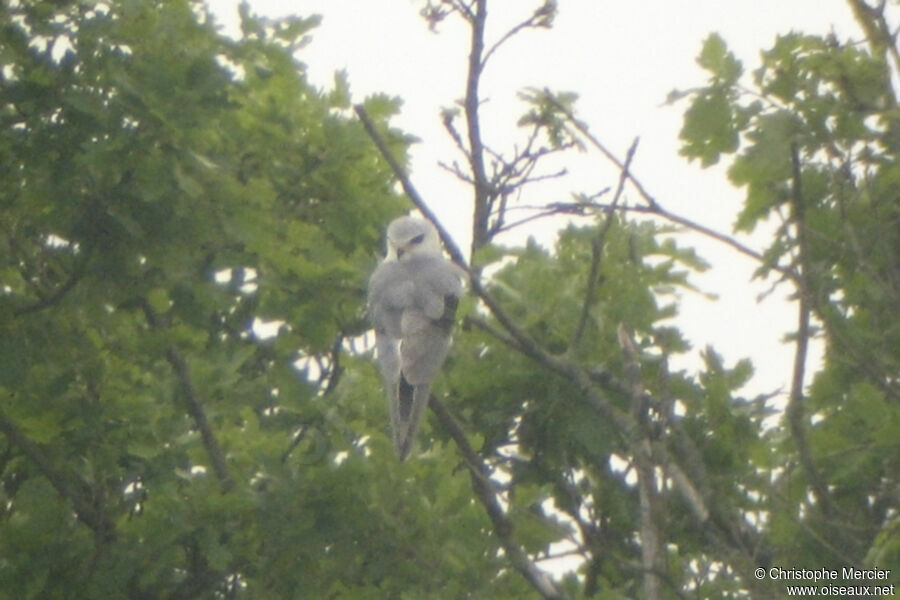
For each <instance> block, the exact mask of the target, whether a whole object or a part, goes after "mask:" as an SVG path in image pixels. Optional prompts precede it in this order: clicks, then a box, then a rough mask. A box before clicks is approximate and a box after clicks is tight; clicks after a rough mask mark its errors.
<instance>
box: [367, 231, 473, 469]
mask: <svg viewBox="0 0 900 600" xmlns="http://www.w3.org/2000/svg"><path fill="white" fill-rule="evenodd" d="M463 275H464V271H462V269H460V268H459V267H457V266H456V265H454V264H453V263H451V262H450V261H449V260H447V259H446V258H444V255H443V254H442V253H441V243H440V239H439V237H438V233H437V230H436V229H435V228H434V225H432V224H431V223H429V222H428V221H425V220H422V219H417V218H414V217H400V218H398V219H395V220H394V221H392V222H391V224H390V225H388V228H387V256H386V257H385V259H384V261H383V262H382V263H381V264H380V265H378V268H376V269H375V272H374V273H372V277H371V278H370V279H369V300H368V312H369V317H370V319H371V320H372V323H373V325H374V326H375V350H376V355H377V358H378V364H379V368H380V370H381V375H382V377H383V378H384V385H385V392H386V394H387V398H388V409H389V411H390V416H391V431H392V434H393V440H394V447H395V448H396V450H397V454H398V455H399V456H400V459H401V460H402V459H405V458H406V456H407V455H408V454H409V451H410V450H411V449H412V444H413V442H414V440H415V436H416V432H417V431H418V428H419V424H420V422H421V420H422V416H423V414H424V412H425V407H426V406H428V396H429V393H430V391H431V382H432V381H433V380H434V378H435V377H436V376H437V374H438V371H440V368H441V365H442V364H443V362H444V359H445V358H446V357H447V351H448V350H449V349H450V332H451V330H452V328H453V322H454V316H455V314H456V307H457V304H458V303H459V299H460V297H461V296H462V290H463V286H462V278H463Z"/></svg>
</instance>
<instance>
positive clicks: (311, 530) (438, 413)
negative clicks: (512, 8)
mask: <svg viewBox="0 0 900 600" xmlns="http://www.w3.org/2000/svg"><path fill="white" fill-rule="evenodd" d="M848 3H849V5H850V6H851V8H852V9H853V11H854V14H855V16H856V17H857V19H858V21H859V23H860V26H861V30H862V31H863V32H864V33H865V39H864V40H862V41H860V40H843V39H838V38H837V37H836V36H835V35H833V34H825V35H822V34H802V33H796V32H795V33H786V34H785V35H783V36H780V37H779V38H778V39H777V40H776V41H775V43H774V45H773V46H772V47H771V48H770V49H768V50H766V51H764V52H763V54H762V59H761V60H762V62H761V65H759V67H758V68H757V69H756V70H754V71H752V72H746V71H745V67H744V65H743V64H741V62H740V61H739V60H738V59H737V58H736V57H735V56H734V55H733V54H732V53H731V52H730V51H729V49H728V47H727V43H726V41H725V40H723V39H722V38H721V37H719V36H717V35H711V36H710V37H709V38H707V39H706V41H705V42H704V43H703V46H702V51H701V53H700V56H699V58H698V62H699V64H700V65H701V66H702V67H703V68H704V69H705V70H706V71H707V72H708V74H709V78H708V81H706V82H705V83H704V84H702V85H700V86H699V87H692V88H690V91H688V92H674V93H673V94H672V101H673V102H676V103H680V104H679V105H681V106H684V110H685V116H684V127H683V129H682V133H681V139H682V153H683V154H684V156H685V157H687V158H688V159H689V160H691V161H697V162H699V164H700V165H701V166H709V165H712V164H715V163H717V162H719V161H723V160H724V161H727V162H728V164H729V168H728V176H729V178H730V180H731V182H732V183H733V184H734V185H735V186H737V187H739V188H741V189H743V190H745V192H746V197H745V201H744V204H743V207H742V210H741V212H740V215H739V218H738V220H737V223H736V227H735V231H734V232H730V233H729V232H714V231H710V230H709V229H707V228H705V227H704V226H703V225H702V224H699V223H694V222H692V221H690V220H688V219H686V218H683V217H681V216H679V215H677V214H675V213H673V212H671V211H670V210H668V209H667V208H666V202H665V198H664V197H656V196H653V195H652V194H651V192H650V191H648V190H647V189H646V187H645V186H644V185H643V184H642V182H641V179H640V173H636V172H634V171H633V170H632V169H631V161H632V158H633V156H634V152H635V147H632V149H631V151H629V153H628V154H627V155H626V156H624V157H617V156H614V155H613V154H612V153H610V152H609V151H608V150H607V149H606V147H605V146H604V145H603V143H602V141H601V140H599V139H598V138H597V137H596V136H595V135H594V134H593V133H592V132H591V130H590V128H589V124H587V123H584V122H582V121H581V120H580V119H579V118H578V116H577V94H576V93H573V92H554V91H550V90H545V89H530V90H525V91H521V92H520V94H521V97H522V99H523V101H524V102H525V103H526V105H527V108H526V113H525V114H524V115H523V116H522V117H521V119H520V120H519V121H518V124H519V126H520V128H521V132H522V136H523V141H522V143H521V144H519V145H517V146H516V147H515V150H514V151H513V153H511V154H506V155H502V154H499V153H496V152H494V151H492V150H491V149H490V146H489V145H488V144H487V143H486V140H485V139H483V137H482V133H481V129H480V127H479V124H480V120H479V119H480V116H479V107H480V105H481V101H482V98H481V97H480V95H479V83H480V81H481V79H482V77H483V68H484V66H485V64H486V63H487V61H488V60H489V58H490V57H491V55H492V54H493V52H494V51H495V50H498V49H500V48H501V46H502V44H503V41H504V40H506V39H509V37H511V36H514V35H528V30H529V29H534V28H551V27H552V25H553V18H554V16H555V14H556V11H557V3H556V2H554V1H553V0H544V1H543V2H541V1H540V0H537V1H536V2H535V6H534V7H533V12H527V13H524V17H523V20H522V22H521V23H520V24H519V25H517V26H516V27H515V28H514V29H512V30H510V31H509V32H508V34H507V35H506V36H503V37H501V38H500V41H499V43H498V45H491V44H492V43H493V40H486V38H485V35H486V34H485V22H486V19H487V4H488V2H487V0H443V1H437V0H421V1H420V2H419V3H418V4H419V7H420V8H421V11H422V15H423V16H424V17H425V19H426V21H427V22H428V25H429V26H431V27H432V28H434V29H436V30H438V31H439V30H440V28H441V25H442V23H443V22H444V21H446V20H448V19H456V20H461V21H462V22H463V23H464V24H466V25H467V26H468V28H469V30H470V32H471V37H470V39H471V46H470V48H468V49H467V52H468V59H467V58H466V56H465V53H461V56H460V60H468V65H469V76H468V79H467V86H466V89H465V90H463V94H464V97H463V100H462V101H461V102H460V103H459V104H458V105H457V106H454V107H452V108H448V109H445V110H444V111H443V113H442V116H443V122H444V125H445V126H446V129H447V132H448V135H450V136H451V137H452V138H453V139H454V141H455V142H456V144H457V147H458V150H459V152H460V156H461V160H460V161H459V163H458V164H457V163H454V164H457V166H456V174H457V175H458V176H459V177H460V178H461V179H463V180H464V181H466V182H467V183H469V184H470V186H471V190H472V198H473V206H474V211H473V215H472V217H473V218H472V225H473V230H472V234H473V235H472V240H473V242H472V247H471V248H470V249H467V251H463V250H461V249H460V248H459V247H458V246H456V244H455V243H454V242H453V239H452V238H451V237H450V236H449V235H448V234H447V232H446V230H445V229H444V228H443V227H441V226H440V223H438V225H439V229H440V230H441V233H442V237H443V239H444V243H445V246H446V248H447V250H448V251H449V253H450V254H451V256H452V258H453V259H454V260H456V261H457V262H458V263H460V265H461V266H463V267H464V268H466V269H467V270H468V271H469V274H470V279H471V281H470V294H469V295H468V296H467V297H466V298H465V299H464V301H463V303H462V304H461V306H460V311H459V317H458V321H459V323H458V327H457V331H456V335H455V344H454V347H453V349H452V350H451V354H450V356H449V358H448V360H447V363H446V365H445V367H444V371H445V376H444V377H442V378H439V379H438V381H437V382H436V383H435V385H434V388H433V391H434V395H433V397H432V406H431V408H432V409H433V410H432V414H431V415H429V417H428V418H427V419H426V421H427V422H426V423H425V425H424V426H423V431H422V433H421V434H420V438H421V439H420V440H419V444H418V449H417V450H416V451H414V453H413V456H412V457H411V458H410V460H409V461H407V462H399V461H397V459H396V457H395V456H394V455H393V452H392V448H391V442H390V439H389V435H388V418H387V412H386V408H385V406H384V399H383V396H382V394H381V391H380V383H379V381H378V377H377V374H376V370H375V368H374V367H373V365H372V364H371V339H370V336H369V335H368V334H367V332H368V329H369V325H368V323H367V321H366V317H365V314H364V301H365V286H366V280H367V278H368V275H369V273H371V271H372V269H373V268H374V266H375V264H376V262H377V261H378V260H379V248H380V247H381V246H382V242H381V236H382V231H381V229H382V227H383V225H384V224H386V223H387V222H389V221H390V219H391V218H393V217H395V216H397V215H399V214H402V213H403V212H404V211H406V210H409V209H410V208H411V207H413V206H415V207H417V208H419V209H420V210H422V211H423V212H424V213H425V214H426V216H429V217H430V216H431V215H430V213H429V211H428V208H427V205H426V204H425V203H423V202H422V199H421V198H420V197H419V196H418V193H417V192H416V188H415V184H414V178H413V177H412V176H411V175H410V174H409V173H408V172H407V171H406V164H407V161H406V153H407V150H408V147H409V144H410V143H411V141H412V140H413V138H412V137H411V136H410V135H409V134H408V133H404V132H401V131H398V130H396V129H395V128H392V127H391V125H390V122H389V121H390V118H391V116H393V115H395V114H396V113H397V111H398V110H399V109H400V100H399V99H396V98H389V97H386V96H383V95H379V96H373V97H370V98H367V99H366V100H365V101H364V102H363V103H362V104H361V105H358V106H356V107H353V106H351V102H350V94H349V87H348V86H349V83H348V81H347V80H346V77H345V76H343V75H341V74H338V75H337V76H336V78H335V83H334V86H333V88H332V89H330V90H320V89H316V88H315V87H314V86H312V85H310V83H309V82H308V81H307V80H306V78H305V75H304V65H303V63H302V62H301V59H302V57H303V51H302V47H303V45H304V43H305V41H306V40H307V38H308V36H310V35H313V34H314V28H315V27H316V25H317V24H318V20H317V19H316V18H315V17H294V18H288V19H281V20H271V19H266V18H261V17H259V16H256V15H254V14H252V13H251V11H250V10H249V9H248V8H247V7H246V6H243V7H242V10H241V19H242V20H241V27H242V30H241V36H240V37H239V38H238V39H231V38H228V37H225V36H223V35H221V34H220V33H219V32H218V31H217V30H216V28H215V23H214V20H213V18H212V16H211V15H210V13H209V12H208V9H206V8H205V7H204V6H203V4H202V3H198V2H191V1H189V0H153V1H150V2H135V1H129V0H111V1H109V2H99V3H93V2H82V1H68V0H61V1H60V0H8V1H6V2H4V3H3V4H2V5H0V164H2V165H3V168H2V169H0V599H3V600H5V599H7V598H8V599H16V600H18V599H23V598H25V599H27V598H36V599H37V598H40V599H50V598H109V599H116V598H122V599H140V598H154V599H158V598H168V599H176V598H254V599H266V598H272V599H276V598H277V599H284V598H348V599H349V598H354V599H362V598H373V599H374V598H407V599H424V598H434V599H439V598H440V599H442V598H531V597H536V598H603V599H614V598H645V599H649V600H655V599H662V598H748V597H749V598H770V597H780V596H782V595H784V594H785V586H786V585H787V584H789V583H790V581H789V578H786V577H785V578H781V579H778V578H775V577H771V576H769V575H768V573H769V570H770V569H772V568H784V569H801V568H808V569H835V570H837V572H838V573H839V574H840V581H829V582H828V583H829V584H833V585H859V584H860V583H861V582H860V581H858V580H854V579H853V578H852V577H851V578H848V577H847V576H846V575H845V574H844V572H843V571H842V569H844V568H855V569H872V568H878V569H883V570H887V569H891V570H893V573H894V575H895V576H896V573H900V514H898V509H900V435H898V432H900V398H898V396H900V379H898V374H900V320H898V319H897V307H898V306H900V198H898V193H897V189H898V188H897V186H898V183H900V166H898V164H900V160H898V155H900V137H898V136H900V109H898V98H897V87H896V81H897V79H896V78H897V77H900V52H898V49H897V45H896V39H895V36H893V35H892V33H891V32H892V30H893V29H892V28H893V26H894V24H893V22H892V19H895V18H896V16H897V15H895V14H894V13H895V12H896V11H895V10H894V9H893V8H892V7H888V6H887V3H881V4H880V5H878V6H872V5H869V4H866V3H865V1H864V0H848ZM696 83H697V82H685V85H686V86H691V85H694V84H696ZM515 92H516V91H515V90H510V93H515ZM354 108H355V109H356V110H355V111H354V110H353V109H354ZM411 133H415V132H411ZM573 150H584V151H588V152H594V153H596V155H597V160H598V161H612V163H613V164H614V165H615V166H617V168H618V169H619V170H620V177H619V179H618V181H613V182H610V186H609V190H608V191H607V193H606V194H604V195H601V196H593V197H586V196H582V195H574V196H573V198H572V200H571V202H558V201H550V200H547V201H546V202H545V203H544V204H543V205H542V206H541V207H538V208H537V209H535V212H534V214H533V215H532V217H531V218H530V219H537V218H541V217H543V216H546V215H559V214H564V215H568V216H569V217H571V224H570V225H569V226H568V227H566V228H565V229H563V230H561V231H560V232H559V235H558V238H557V241H556V243H555V245H554V247H553V248H549V249H548V248H544V247H542V246H540V245H538V244H536V243H534V242H529V243H527V244H525V245H523V246H508V245H504V244H503V243H502V241H503V238H502V234H503V233H504V232H505V231H508V230H509V229H510V228H513V227H515V226H517V223H516V222H515V220H514V219H513V218H512V216H511V213H510V208H511V206H513V205H514V203H515V197H516V192H517V191H518V190H520V189H522V188H523V187H525V186H527V185H529V183H530V182H532V181H534V180H536V179H538V178H541V177H544V175H541V173H543V171H541V169H542V165H543V164H545V163H544V160H545V158H546V157H547V156H549V155H556V156H557V157H562V158H563V159H564V158H565V156H566V153H567V152H570V151H573ZM546 176H548V177H549V176H555V175H552V174H551V175H546ZM398 182H399V184H400V185H399V186H398ZM401 188H402V190H403V192H404V193H403V194H401V191H400V190H401ZM625 190H630V195H629V197H628V198H626V194H625V193H624V192H625ZM404 196H406V197H405V198H404ZM629 198H637V201H634V200H629ZM410 201H411V202H412V204H410ZM530 219H526V220H530ZM763 222H775V223H777V224H778V226H777V227H775V228H774V229H773V234H772V236H771V239H770V240H769V241H768V246H767V247H764V248H760V249H755V248H751V247H749V246H747V245H745V244H744V243H743V242H742V241H740V235H742V234H743V233H745V232H749V231H752V230H754V229H755V228H757V227H758V226H759V225H760V224H761V223H763ZM685 229H690V230H694V231H696V232H699V233H701V234H704V235H710V236H712V237H714V238H715V239H718V240H719V241H721V242H723V247H730V248H732V249H734V248H737V249H738V250H739V251H741V252H743V253H744V254H746V255H748V256H751V257H752V258H753V259H754V260H756V261H757V262H758V265H759V268H758V275H759V276H761V277H765V276H771V275H774V276H775V279H776V280H777V285H779V286H785V287H788V288H789V289H790V290H791V291H792V293H793V294H794V298H795V300H794V304H795V307H796V310H797V327H796V329H795V330H794V331H789V332H784V333H785V335H786V336H787V337H788V339H789V340H790V342H791V343H792V344H793V345H794V347H795V360H794V363H793V364H792V365H785V369H786V370H787V371H786V372H788V373H790V380H791V382H792V385H791V389H790V390H788V393H787V396H788V397H787V407H786V409H785V410H784V411H782V412H781V413H780V414H776V411H774V409H773V407H772V398H770V397H768V396H759V397H750V398H748V397H745V396H744V395H743V392H742V389H743V388H744V386H745V384H746V383H747V382H748V381H749V380H750V379H751V377H752V375H753V367H752V362H751V360H749V359H748V360H741V361H738V362H737V363H735V364H726V363H725V361H724V360H723V359H722V357H721V356H720V354H719V353H718V352H717V351H716V349H714V348H711V347H710V348H706V349H704V350H703V351H702V352H701V355H702V358H703V365H702V368H700V369H698V370H697V372H687V371H683V370H675V369H673V368H671V367H670V359H671V358H672V357H673V356H675V355H677V354H681V353H685V352H687V351H689V350H690V348H689V344H688V343H687V341H686V340H685V339H684V337H683V335H682V334H681V332H680V331H679V329H678V297H679V295H678V292H679V291H682V290H687V291H690V290H692V289H693V286H692V283H691V275H692V273H695V272H697V271H701V270H704V269H707V268H709V265H708V264H707V263H706V262H705V261H704V260H703V258H702V257H700V256H698V255H697V254H696V253H695V252H694V251H693V250H692V249H691V248H690V247H688V246H687V245H685V243H684V242H683V241H682V239H681V238H679V236H678V233H679V232H680V231H683V230H685ZM260 323H270V324H274V325H273V327H274V328H277V334H273V335H262V334H261V333H260V331H261V327H260V326H259V325H260ZM814 339H819V340H822V341H823V342H824V344H825V348H826V354H825V361H824V364H823V366H822V367H821V368H820V369H819V370H818V371H816V372H815V373H813V374H811V376H809V374H808V373H807V371H808V370H809V369H810V368H812V367H811V366H810V365H809V364H807V363H808V362H809V361H807V352H808V345H809V343H810V342H811V340H814ZM807 379H808V380H810V381H811V382H812V383H811V384H810V385H808V386H806V385H804V381H805V380H807ZM560 554H565V555H568V556H571V557H574V558H577V559H578V560H577V564H578V565H579V566H578V568H577V570H576V571H573V572H568V573H558V572H553V571H551V570H550V569H549V568H548V566H547V565H548V562H547V561H548V559H551V558H554V557H556V556H558V555H560ZM759 569H762V571H763V573H765V574H766V576H764V577H759V576H758V575H756V573H757V571H758V570H759ZM896 581H897V580H896V579H892V580H888V581H866V582H862V583H866V584H876V583H878V584H888V585H889V584H890V583H893V582H896ZM800 583H809V582H803V581H801V582H800ZM822 595H825V594H822Z"/></svg>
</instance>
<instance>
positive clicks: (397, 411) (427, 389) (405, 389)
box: [391, 375, 431, 460]
mask: <svg viewBox="0 0 900 600" xmlns="http://www.w3.org/2000/svg"><path fill="white" fill-rule="evenodd" d="M398 387H399V389H398V390H397V391H398V394H397V402H396V404H395V406H393V407H391V408H392V411H391V413H392V414H391V425H393V430H394V431H393V434H394V448H396V450H397V455H398V456H399V457H400V460H406V457H407V456H409V452H410V450H412V446H413V442H415V440H416V432H418V431H419V425H420V424H421V422H422V416H423V415H424V414H425V407H427V406H428V396H429V394H430V393H431V386H430V385H428V384H427V383H425V384H421V383H420V384H418V385H412V384H410V383H409V382H407V381H406V378H405V377H403V376H402V375H401V376H400V385H399V386H398Z"/></svg>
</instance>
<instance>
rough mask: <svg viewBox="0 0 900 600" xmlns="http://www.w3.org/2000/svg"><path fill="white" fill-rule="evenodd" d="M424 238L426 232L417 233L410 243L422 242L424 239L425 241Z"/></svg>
mask: <svg viewBox="0 0 900 600" xmlns="http://www.w3.org/2000/svg"><path fill="white" fill-rule="evenodd" d="M424 239H425V234H424V233H420V234H419V235H417V236H416V237H414V238H413V239H411V240H409V243H410V244H421V243H422V241H423V240H424Z"/></svg>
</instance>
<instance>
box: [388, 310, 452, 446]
mask: <svg viewBox="0 0 900 600" xmlns="http://www.w3.org/2000/svg"><path fill="white" fill-rule="evenodd" d="M435 302H436V303H439V305H440V311H439V312H438V313H437V316H436V317H432V316H430V315H428V314H426V311H425V310H421V309H419V308H410V309H407V310H406V311H404V313H403V318H402V320H401V330H402V332H403V337H402V340H401V343H400V371H401V376H400V385H399V386H398V395H397V403H396V416H395V414H394V413H392V419H393V421H394V423H395V424H396V426H395V430H394V444H395V446H396V448H397V453H398V454H399V456H400V459H401V460H403V459H405V458H406V456H407V455H408V454H409V452H410V450H411V449H412V445H413V442H414V441H415V439H416V433H417V432H418V430H419V425H420V424H421V422H422V417H423V415H424V414H425V408H426V407H427V406H428V398H429V395H430V393H431V382H432V380H433V379H434V378H435V376H437V374H438V371H440V368H441V365H442V364H443V362H444V359H445V358H447V352H448V351H449V349H450V331H451V330H452V327H453V322H454V318H455V314H456V307H457V305H458V304H459V296H458V295H453V294H447V295H445V296H443V297H439V298H437V299H435Z"/></svg>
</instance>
